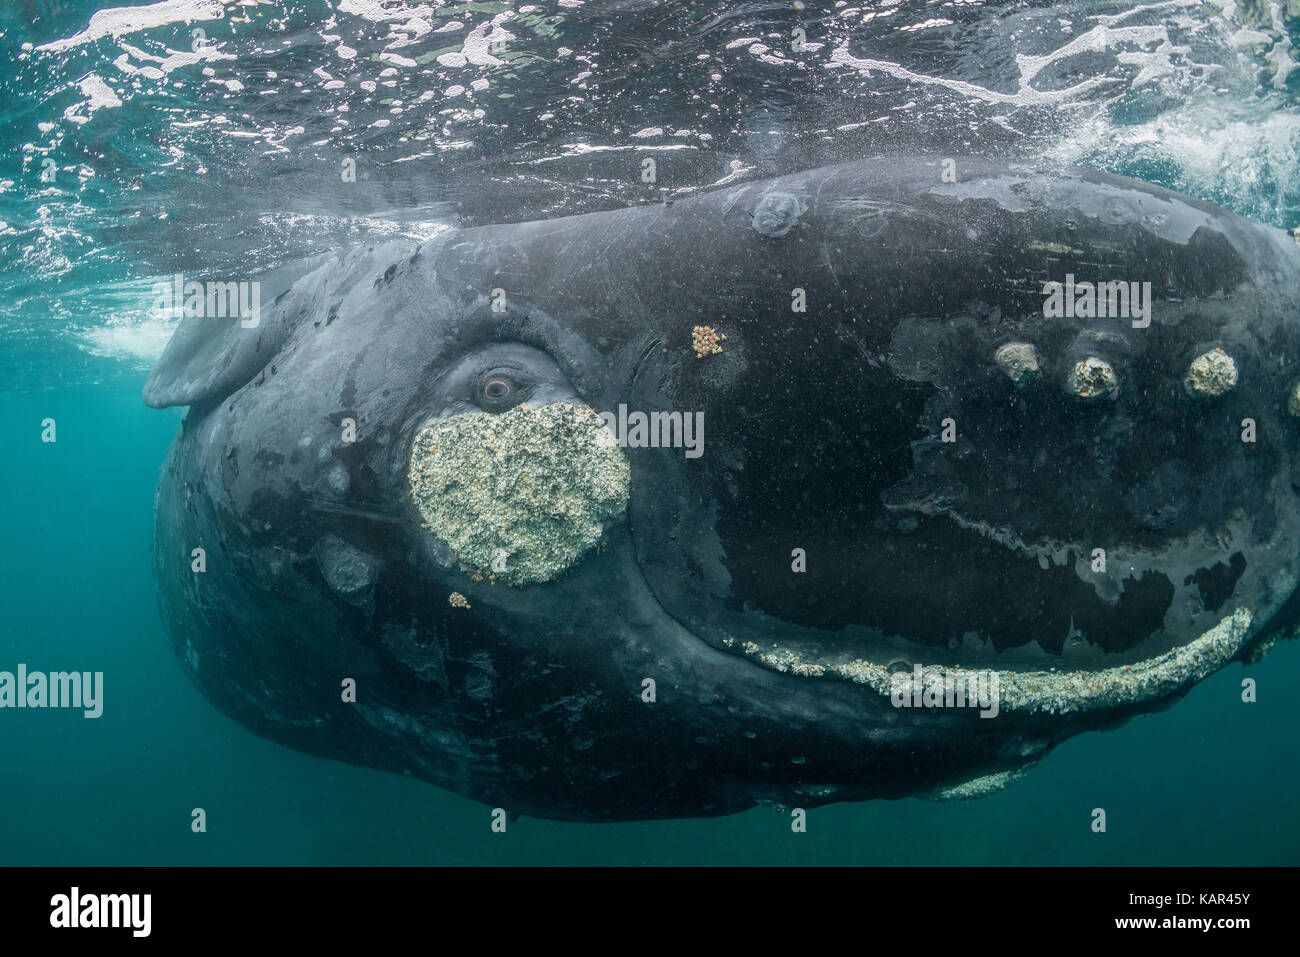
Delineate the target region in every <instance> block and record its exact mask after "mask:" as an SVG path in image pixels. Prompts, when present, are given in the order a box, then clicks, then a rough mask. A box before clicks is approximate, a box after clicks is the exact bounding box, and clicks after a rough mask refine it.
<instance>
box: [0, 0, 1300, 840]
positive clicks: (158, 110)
mask: <svg viewBox="0 0 1300 957" xmlns="http://www.w3.org/2000/svg"><path fill="white" fill-rule="evenodd" d="M159 6H162V7H163V8H164V11H165V12H167V16H163V17H161V18H160V19H159V20H158V23H157V25H155V26H152V27H149V28H146V29H139V30H131V29H128V28H127V26H129V25H127V26H123V24H124V23H125V21H124V20H123V19H122V15H120V14H111V15H106V14H105V13H100V14H99V16H98V17H97V18H95V19H92V15H93V14H95V13H96V10H97V5H96V4H87V3H73V2H61V3H60V2H55V0H51V3H44V2H42V3H37V2H35V0H31V2H28V0H11V2H9V3H7V4H6V5H5V7H4V9H3V11H0V64H2V66H0V70H2V71H3V72H2V74H0V94H2V96H3V98H2V99H0V118H3V120H4V123H3V126H2V127H0V138H2V139H3V141H4V149H3V150H0V412H2V413H3V414H2V417H0V421H3V442H2V443H0V448H2V449H3V468H0V502H3V506H0V544H2V545H3V548H0V555H3V573H2V574H0V669H3V670H12V669H13V668H14V667H15V666H16V665H17V663H18V662H24V663H26V664H27V665H28V666H29V667H30V668H31V669H33V670H47V671H53V670H64V669H77V670H91V671H102V672H104V675H105V679H104V680H105V704H104V714H103V716H102V717H101V718H99V719H97V720H86V719H84V718H82V717H81V715H80V713H79V712H72V711H53V710H46V711H27V710H23V711H15V710H8V709H6V710H5V711H0V864H38V863H42V864H114V863H138V864H164V863H182V864H235V863H255V864H282V863H322V864H328V863H379V864H420V863H453V864H457V863H530V864H533V863H636V862H649V863H678V864H689V863H706V862H707V863H807V864H829V863H867V864H948V863H955V864H1021V863H1024V864H1031V863H1032V864H1054V863H1077V864H1193V863H1198V864H1229V863H1235V864H1284V863H1287V864H1294V863H1296V862H1297V861H1300V813H1298V811H1300V800H1298V798H1297V795H1298V794H1300V748H1298V747H1297V730H1298V729H1300V723H1298V722H1297V720H1296V706H1297V689H1298V688H1300V645H1297V644H1296V643H1294V642H1290V643H1283V644H1282V645H1280V646H1279V647H1277V648H1276V649H1275V650H1274V651H1273V652H1272V653H1270V654H1269V655H1268V657H1267V658H1265V659H1264V661H1263V662H1261V663H1259V664H1257V665H1254V666H1251V667H1249V668H1243V667H1242V666H1240V665H1232V666H1230V667H1229V668H1227V669H1225V670H1224V671H1223V672H1220V673H1219V674H1217V675H1215V676H1213V677H1211V678H1210V679H1208V680H1206V681H1205V682H1203V683H1202V684H1200V685H1199V686H1197V687H1196V688H1194V689H1193V690H1192V691H1191V693H1190V694H1189V695H1188V696H1187V697H1186V698H1185V699H1184V700H1182V701H1181V702H1179V703H1177V704H1176V705H1175V706H1174V707H1173V708H1172V709H1171V710H1169V711H1166V712H1163V713H1160V714H1156V715H1151V716H1147V717H1143V718H1139V719H1136V720H1134V721H1132V722H1130V723H1129V724H1128V725H1126V726H1125V727H1123V728H1121V729H1119V730H1116V731H1112V732H1108V733H1104V734H1100V733H1094V734H1088V735H1085V736H1082V737H1078V738H1075V739H1073V740H1071V741H1068V742H1066V743H1065V744H1064V745H1062V746H1060V747H1059V748H1058V749H1056V750H1055V751H1054V752H1053V753H1052V754H1051V755H1050V756H1049V757H1048V758H1047V759H1046V760H1045V761H1044V762H1043V764H1042V765H1041V766H1040V767H1039V768H1037V769H1036V770H1035V771H1033V772H1031V773H1030V774H1029V775H1028V776H1027V777H1026V778H1024V779H1023V780H1022V781H1021V782H1019V783H1017V784H1016V785H1014V786H1013V787H1011V788H1010V789H1008V790H1006V791H1004V792H1001V793H999V794H995V795H993V796H991V797H988V798H984V799H982V800H979V801H974V802H949V803H931V802H925V801H919V800H904V801H895V802H873V803H869V804H860V805H834V806H830V807H826V808H822V809H817V810H814V811H812V812H811V813H810V817H809V826H808V832H807V833H806V834H794V833H791V830H790V823H789V818H788V817H787V816H784V815H782V814H780V813H777V812H775V811H773V810H769V809H757V810H754V811H751V812H749V813H746V814H742V815H737V816H734V817H730V818H723V819H716V820H709V821H675V822H672V821H670V822H649V823H637V824H620V825H601V826H591V825H585V826H584V825H571V824H557V823H552V822H545V821H536V820H529V819H521V820H518V821H515V822H512V823H511V824H510V826H509V829H508V831H507V833H506V834H493V833H492V832H491V831H490V829H489V823H490V819H489V809H487V808H485V807H482V806H480V805H477V804H475V803H473V802H470V801H467V800H464V799H461V798H458V797H455V796H453V795H451V794H448V793H446V792H443V791H440V790H438V789H436V788H433V787H431V786H429V785H426V784H422V783H418V782H415V781H411V780H406V779H403V778H401V777H397V776H393V775H388V774H382V773H379V772H376V771H371V770H367V769H362V768H351V767H347V766H344V765H340V764H337V763H334V762H331V761H324V760H318V759H313V758H309V757H307V756H305V755H301V754H298V753H296V752H293V751H290V750H287V749H284V748H281V747H279V746H277V745H273V744H271V743H269V742H266V741H262V740H260V739H258V738H256V737H254V736H252V735H251V734H249V733H248V732H246V731H244V730H243V729H242V728H240V727H239V726H237V725H236V724H234V723H233V722H231V721H230V720H228V719H226V718H224V717H222V716H221V715H220V714H219V713H218V712H216V711H215V710H214V709H213V708H211V707H210V706H209V705H208V704H207V703H206V702H205V701H204V700H203V699H202V698H201V697H200V695H199V694H198V692H197V691H196V690H195V689H194V688H193V687H192V686H191V685H190V684H189V682H188V681H187V680H186V679H185V677H184V675H183V674H182V672H181V670H180V668H179V667H178V666H177V665H176V663H175V662H174V661H173V659H172V657H171V652H170V650H169V645H168V643H167V642H166V640H165V639H164V637H163V634H162V631H161V627H160V624H159V621H158V616H157V612H156V610H155V598H154V586H153V582H152V577H151V572H150V550H149V549H150V543H149V536H150V529H151V513H152V498H153V489H154V483H155V481H156V477H157V471H158V466H159V464H160V462H161V460H162V457H163V455H164V452H165V450H166V448H167V445H168V443H169V442H170V440H171V437H172V435H173V434H174V433H175V431H176V429H177V427H178V425H179V421H180V417H181V416H180V412H179V411H178V410H170V411H167V412H155V411H151V410H148V409H146V408H145V407H144V406H143V405H142V404H141V402H140V398H139V390H140V387H141V385H142V384H143V380H144V377H145V375H146V374H147V370H148V367H149V364H150V363H151V362H152V360H153V358H154V357H155V356H156V355H157V353H158V351H160V350H161V347H162V345H163V344H164V343H165V341H166V337H167V335H168V334H169V332H170V328H171V326H172V324H173V323H174V317H171V316H167V315H165V314H159V313H158V312H157V311H155V310H154V309H153V307H152V305H151V296H150V290H151V286H152V281H153V279H154V278H155V277H159V276H167V275H170V274H171V273H172V272H175V271H178V270H181V271H184V272H186V273H187V274H190V275H193V276H194V277H195V278H202V277H214V278H223V279H245V278H247V279H255V278H257V276H258V275H259V274H260V273H261V271H262V270H263V269H266V268H270V267H274V266H280V265H284V264H286V263H291V262H293V261H295V260H297V259H300V258H302V257H303V256H306V255H309V254H312V253H315V252H319V251H322V250H326V249H331V248H335V247H336V246H338V245H339V244H341V243H344V242H348V241H352V240H356V239H359V238H361V237H364V236H370V235H374V234H377V233H382V234H390V235H391V234H395V233H403V234H409V235H414V236H428V235H433V234H435V233H436V232H437V231H439V230H440V229H443V228H446V226H447V225H448V224H453V223H467V224H468V223H478V222H490V221H501V220H525V219H531V218H537V217H540V216H554V215H560V214H566V213H573V212H583V211H587V210H591V209H599V208H610V207H615V206H621V205H626V204H628V203H639V202H658V201H662V199H663V198H664V197H665V196H671V195H680V194H681V191H690V190H694V189H699V188H706V187H708V186H709V185H710V184H713V183H716V182H718V181H720V180H722V179H724V178H726V177H729V176H740V177H744V178H754V177H758V176H762V175H768V174H772V173H779V172H783V171H787V170H790V169H795V168H800V167H803V166H810V165H815V164H817V163H821V162H829V161H834V160H843V159H850V158H853V157H856V156H861V155H868V154H876V153H880V152H897V151H906V150H923V151H926V152H932V153H940V154H942V155H949V154H962V153H977V154H992V153H997V154H1010V155H1015V156H1024V157H1032V158H1034V159H1036V160H1038V161H1039V162H1046V163H1061V164H1066V163H1074V164H1079V165H1086V166H1091V167H1093V168H1098V169H1104V170H1108V171H1111V172H1118V173H1124V174H1128V175H1134V176H1138V177H1140V178H1143V179H1146V180H1149V181H1152V182H1157V183H1160V184H1161V185H1166V186H1170V187H1173V188H1176V189H1179V190H1181V191H1183V192H1187V193H1190V194H1192V195H1196V196H1201V197H1203V198H1206V199H1210V200H1214V201H1216V202H1220V203H1223V204H1224V205H1227V206H1229V207H1230V208H1232V209H1234V210H1236V211H1238V212H1241V213H1243V214H1245V215H1249V216H1253V217H1254V218H1256V219H1259V220H1261V221H1264V222H1267V223H1270V224H1272V225H1276V226H1282V227H1286V228H1294V227H1296V226H1300V69H1295V66H1294V63H1295V59H1297V58H1300V53H1297V50H1296V45H1298V44H1300V8H1297V6H1296V4H1295V3H1292V4H1291V6H1289V7H1288V5H1287V4H1286V3H1266V2H1248V3H1239V4H1234V3H1228V2H1224V3H1218V4H1211V3H1200V2H1187V3H1179V2H1173V3H1162V4H1145V5H1144V4H1132V3H1095V2H1082V3H1079V2H1076V3H1069V4H1046V3H1005V4H993V3H986V4H985V3H963V4H954V3H906V4H843V5H839V6H836V5H834V4H815V3H811V2H809V3H806V4H805V5H804V6H803V9H796V8H795V7H794V5H792V4H790V3H746V4H741V3H729V4H719V3H711V4H702V3H700V4H687V3H650V2H645V0H639V2H638V0H621V2H619V0H614V2H606V3H596V2H591V3H587V4H583V5H577V4H568V5H561V4H558V3H538V4H535V5H533V8H532V9H526V8H527V7H528V5H519V4H513V5H510V4H500V3H469V4H465V3H448V4H438V3H415V2H412V3H402V2H391V0H383V2H380V0H340V2H338V3H334V4H330V3H325V2H295V3H288V4H281V3H275V4H265V3H264V4H257V5H247V6H239V5H236V4H234V3H231V4H226V3H221V2H217V0H173V2H169V3H167V4H163V5H152V6H151V7H150V8H149V9H150V10H156V9H157V8H158V7H159ZM168 17H171V19H170V20H169V19H168ZM187 17H188V18H190V20H191V21H192V22H189V23H186V22H185V21H186V18H187ZM942 21H949V22H947V23H945V22H942ZM494 22H495V23H496V26H495V27H492V26H491V24H493V23H494ZM455 23H459V24H460V27H459V28H452V29H447V30H445V32H442V33H438V32H437V31H438V30H439V29H442V28H446V27H447V26H448V25H449V24H455ZM96 24H99V26H98V27H97V26H96ZM114 24H116V27H115V28H113V25H114ZM106 25H107V26H106ZM796 27H802V28H803V29H805V31H806V33H807V38H808V42H809V43H820V44H822V46H821V47H819V48H817V49H816V50H809V51H805V52H804V53H803V54H799V55H796V54H793V53H791V52H790V51H789V49H788V45H789V35H790V32H791V30H792V29H794V28H796ZM110 28H112V29H110ZM196 28H200V29H203V30H204V31H205V37H206V38H207V39H208V41H209V42H210V43H212V44H215V47H213V48H209V49H208V50H207V51H206V52H202V53H196V51H194V50H193V49H192V45H193V39H194V38H193V35H192V33H191V31H192V30H194V29H196ZM426 28H427V29H426ZM87 30H89V34H88V37H87V38H86V39H84V40H82V41H78V42H75V43H74V42H62V43H60V42H59V41H69V39H70V38H76V37H77V36H78V35H79V34H82V33H83V32H85V31H87ZM115 31H116V32H115ZM476 31H478V33H477V34H476ZM498 31H499V32H500V33H509V34H510V37H509V38H508V39H503V40H500V42H499V43H498V45H496V46H484V45H482V44H479V42H478V40H475V39H472V38H473V37H474V36H476V35H478V36H480V37H481V38H482V40H483V44H486V43H487V42H488V40H489V38H491V37H493V36H497V34H498ZM97 33H102V34H103V35H101V36H96V34H97ZM404 39H410V41H411V42H409V43H406V42H403V41H404ZM740 41H745V42H740ZM756 43H757V44H759V45H761V46H762V47H763V48H764V49H761V50H760V49H757V48H756V47H755V44H756ZM24 44H29V45H30V48H29V49H24V47H23V45H24ZM43 45H47V49H44V50H41V49H38V48H39V47H41V46H43ZM349 51H354V52H349ZM565 51H568V52H565ZM394 57H398V58H400V59H393V58H394ZM115 61H116V65H115ZM462 61H463V62H462ZM493 61H495V62H493ZM408 63H410V64H413V65H407V64H408ZM150 70H152V71H153V72H152V73H150V72H148V71H150ZM208 71H210V73H209V72H208ZM385 71H392V72H385ZM154 73H156V74H157V75H156V76H155V75H153V74H154ZM322 74H324V75H322ZM91 76H94V77H97V78H98V80H99V81H100V82H101V83H102V86H101V85H100V84H97V83H96V82H95V81H93V80H89V79H88V77H91ZM326 77H328V78H326ZM483 81H486V83H487V85H486V87H482V83H483ZM388 83H391V84H392V85H391V86H386V85H384V84H388ZM475 83H478V84H479V85H480V88H475V86H474V84H475ZM456 88H460V92H457V91H456ZM105 91H107V92H105ZM113 101H116V105H112V103H113ZM345 107H346V109H344V108H345ZM385 120H386V121H387V123H381V121H385ZM646 156H651V157H654V158H655V159H656V161H657V164H658V173H659V175H658V180H657V182H656V183H655V184H645V183H642V182H641V181H640V177H639V174H640V169H641V166H640V163H641V160H642V159H643V158H644V157H646ZM347 157H352V158H354V159H355V160H356V162H357V168H358V180H357V182H356V183H354V184H346V185H345V184H342V183H341V182H340V178H339V167H340V163H341V161H342V159H344V158H347ZM47 158H48V159H51V160H53V165H54V167H55V169H56V175H55V180H54V182H52V183H50V182H42V181H41V180H40V173H41V171H42V170H43V169H45V168H47V167H46V165H45V164H44V162H43V161H44V160H45V159H47ZM45 418H53V419H55V420H56V421H57V423H58V441H57V443H54V444H49V443H42V442H41V440H40V435H41V422H42V420H43V419H45ZM1246 676H1250V677H1253V678H1255V679H1256V680H1257V682H1258V686H1259V691H1258V693H1259V701H1258V702H1257V703H1254V704H1244V703H1242V702H1241V700H1240V682H1241V680H1242V678H1243V677H1246ZM195 807H202V808H204V809H205V810H206V811H207V815H208V831H207V833H205V834H194V833H192V832H191V830H190V812H191V809H192V808H195ZM1097 807H1101V808H1104V809H1105V810H1106V812H1107V816H1108V831H1107V833H1105V834H1094V833H1092V831H1091V830H1090V826H1089V825H1090V822H1091V816H1090V815H1091V811H1092V809H1093V808H1097Z"/></svg>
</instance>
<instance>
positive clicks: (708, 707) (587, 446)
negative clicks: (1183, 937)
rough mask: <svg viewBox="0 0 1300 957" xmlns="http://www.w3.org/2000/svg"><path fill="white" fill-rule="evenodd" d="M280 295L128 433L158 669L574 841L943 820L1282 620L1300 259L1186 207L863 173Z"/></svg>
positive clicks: (417, 262) (307, 737)
mask: <svg viewBox="0 0 1300 957" xmlns="http://www.w3.org/2000/svg"><path fill="white" fill-rule="evenodd" d="M222 278H229V277H222ZM282 286H283V288H277V289H274V290H268V291H267V292H266V293H263V294H262V305H261V310H260V316H259V318H258V321H257V322H256V323H252V322H249V321H248V320H247V318H243V319H241V317H240V316H239V315H232V314H229V311H227V314H224V315H212V316H204V315H201V314H187V315H186V316H185V317H184V318H183V319H182V320H181V321H180V323H179V325H178V326H177V328H176V330H175V332H174V334H173V336H172V339H171V340H170V342H169V344H168V346H167V348H166V350H165V351H164V353H163V355H162V356H161V358H160V359H159V361H158V362H157V365H156V366H155V368H154V369H153V371H152V373H151V375H150V376H149V379H148V381H147V383H146V385H145V386H144V392H143V397H144V401H145V402H146V403H147V404H148V405H149V406H152V407H155V408H166V407H172V406H186V407H188V411H187V412H186V414H185V417H184V420H183V424H182V426H181V428H180V431H179V434H178V435H177V436H176V438H175V441H174V442H173V444H172V446H171V449H170V451H169V453H168V455H167V457H166V460H165V462H164V463H163V465H162V467H161V471H160V476H159V482H158V487H157V493H156V500H155V509H154V546H153V555H154V558H153V561H154V568H155V575H156V579H157V583H158V599H159V605H160V611H161V616H162V622H163V625H164V628H165V631H166V634H167V635H168V638H169V640H170V642H171V644H172V646H173V649H174V652H175V654H176V657H177V659H178V661H179V663H180V666H181V668H182V670H183V671H184V672H185V673H186V674H187V675H188V677H189V678H190V679H191V680H192V681H193V682H194V683H195V684H196V685H197V687H198V688H199V689H200V690H201V692H202V693H203V694H204V695H205V696H206V698H207V699H208V700H209V701H210V702H211V703H212V704H213V705H214V706H215V707H216V708H217V709H219V710H220V711H221V712H223V713H224V714H225V715H228V716H229V717H230V718H232V719H234V720H235V721H237V722H239V723H240V724H242V725H243V726H244V727H246V728H248V729H249V730H251V731H252V732H254V733H256V734H258V735H260V736H262V737H265V738H268V739H270V740H272V741H275V742H278V743H280V744H282V745H284V746H287V747H289V748H292V749H296V750H298V751H301V752H305V753H307V754H310V755H315V756H318V757H322V758H329V759H333V760H336V761H340V762H345V763H348V764H352V765H357V766H366V767H370V768H377V769H381V770H385V771H389V772H393V773H396V774H402V775H407V776H411V777H414V778H416V779H419V780H422V781H425V782H429V783H431V784H434V785H436V786H438V787H441V788H444V789H447V790H449V791H452V792H454V793H456V794H459V795H462V796H465V797H468V798H471V799H473V800H475V801H478V802H482V803H484V804H486V805H488V806H490V807H492V808H502V809H505V810H506V811H508V812H509V813H510V814H512V815H513V814H522V815H527V816H532V817H538V818H549V819H560V820H569V821H589V822H608V821H626V820H641V819H661V818H680V817H712V816H718V815H725V814H732V813H736V812H741V811H744V810H747V809H749V808H752V807H754V806H756V805H769V806H776V807H781V808H805V809H806V808H813V807H818V806H822V805H825V804H828V803H831V802H837V801H863V800H871V799H889V798H902V797H926V798H934V799H954V798H971V797H978V796H980V795H983V794H987V793H990V792H992V791H995V790H997V789H999V788H1002V787H1005V786H1007V785H1009V784H1011V783H1012V782H1013V781H1015V780H1016V779H1017V778H1018V777H1020V776H1021V775H1023V774H1025V773H1026V772H1027V771H1029V770H1030V769H1031V768H1032V767H1033V766H1034V765H1035V764H1037V763H1039V762H1040V761H1042V760H1043V759H1044V757H1045V756H1046V755H1047V754H1049V753H1050V752H1051V751H1052V749H1053V748H1054V747H1055V746H1056V745H1058V744H1060V743H1061V742H1062V741H1065V740H1067V739H1069V738H1071V737H1073V736H1074V735H1078V734H1081V733H1083V732H1088V731H1105V730H1108V729H1113V728H1116V727H1118V726H1120V725H1122V724H1124V723H1125V722H1126V721H1128V720H1129V719H1131V718H1133V717H1134V716H1136V715H1140V714H1144V713H1149V712H1154V711H1158V710H1162V709H1165V708H1168V707H1169V706H1170V705H1172V704H1173V703H1175V702H1176V701H1177V700H1178V699H1180V698H1181V697H1182V696H1183V695H1185V694H1187V693H1188V692H1189V691H1190V690H1191V689H1192V688H1193V687H1194V686H1195V685H1196V684H1197V683H1198V682H1200V681H1201V680H1202V679H1204V678H1206V677H1207V676H1209V675H1211V674H1213V673H1215V672H1217V671H1218V670H1220V669H1222V668H1224V667H1226V666H1227V665H1229V664H1230V663H1234V662H1235V663H1245V664H1248V663H1252V662H1255V661H1257V660H1259V658H1260V656H1262V655H1263V654H1264V653H1265V652H1266V651H1267V650H1268V649H1269V648H1270V647H1271V646H1272V645H1273V644H1274V643H1275V642H1277V641H1278V640H1282V639H1286V638H1290V637H1292V636H1293V634H1294V632H1295V629H1296V626H1297V622H1298V621H1300V597H1297V594H1298V593H1297V587H1296V586H1297V579H1298V576H1300V501H1298V498H1297V496H1298V495H1300V492H1298V489H1300V474H1297V471H1296V466H1297V453H1298V452H1300V388H1298V386H1297V384H1298V381H1300V245H1297V241H1296V239H1295V238H1294V237H1293V236H1291V235H1290V234H1288V233H1286V232H1285V231H1283V230H1280V229H1276V228H1272V227H1267V226H1264V225H1261V224H1259V223H1256V222H1253V221H1251V220H1248V219H1246V218H1243V217H1242V216H1239V215H1236V214H1234V213H1232V212H1229V211H1226V210H1224V209H1221V208H1219V207H1216V206H1214V205H1212V204H1210V203H1207V202H1203V201H1200V200H1198V199H1193V198H1189V197H1186V196H1182V195H1179V194H1176V193H1174V192H1171V191H1169V190H1166V189H1163V188H1160V187H1157V186H1153V185H1149V184H1146V183H1142V182H1138V181H1134V180H1130V179H1125V178H1121V177H1116V176H1112V175H1107V174H1103V173H1098V172H1092V171H1087V170H1079V169H1068V168H1067V169H1057V168H1047V167H1040V166H1038V165H1035V164H1033V163H1025V162H1020V161H1016V160H997V159H988V158H977V157H969V158H963V157H928V156H885V157H877V158H870V159H861V160H855V161H851V162H846V163H841V164H838V165H833V166H826V167H820V168H816V169H811V170H807V171H802V172H797V173H793V174H789V175H783V176H779V177H775V178H770V179H765V180H754V181H741V182H735V183H731V184H729V185H724V186H718V187H715V188H711V189H701V190H698V191H695V192H691V193H684V194H678V195H677V196H676V197H675V198H673V199H672V200H671V201H667V202H657V203H654V204H647V205H639V206H632V207H629V208H625V209H616V210H609V211H601V212H592V213H585V214H582V215H574V216H568V217H562V218H554V219H547V220H542V221H532V222H518V223H500V224H494V225H482V226H471V227H465V228H448V229H446V230H445V231H444V232H442V233H440V234H438V235H436V236H434V237H433V238H430V239H426V240H424V241H416V240H407V239H392V238H383V239H380V240H376V241H374V242H371V243H360V244H358V245H356V246H354V247H350V248H347V249H342V250H339V251H337V252H336V253H331V254H330V255H329V256H328V257H327V258H326V259H325V260H324V261H322V262H318V263H313V264H311V265H310V266H309V267H304V268H303V270H302V271H301V274H299V275H296V276H294V277H292V281H289V280H286V281H285V282H284V283H282ZM201 305H202V304H198V306H199V308H197V309H196V310H194V311H195V312H201V311H202V309H201Z"/></svg>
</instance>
